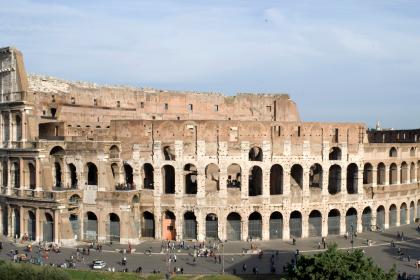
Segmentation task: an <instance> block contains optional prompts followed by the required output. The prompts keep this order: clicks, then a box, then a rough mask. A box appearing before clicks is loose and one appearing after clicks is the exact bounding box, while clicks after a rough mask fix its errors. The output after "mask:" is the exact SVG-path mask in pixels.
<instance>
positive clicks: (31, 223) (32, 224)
mask: <svg viewBox="0 0 420 280" xmlns="http://www.w3.org/2000/svg"><path fill="white" fill-rule="evenodd" d="M28 237H29V240H32V241H33V240H35V239H36V217H35V214H34V212H32V211H28Z"/></svg>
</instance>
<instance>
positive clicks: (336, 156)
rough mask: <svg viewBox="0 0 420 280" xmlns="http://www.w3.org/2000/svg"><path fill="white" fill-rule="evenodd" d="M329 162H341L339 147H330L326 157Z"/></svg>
mask: <svg viewBox="0 0 420 280" xmlns="http://www.w3.org/2000/svg"><path fill="white" fill-rule="evenodd" d="M328 159H329V160H341V149H340V148H339V147H332V148H331V149H330V154H329V155H328Z"/></svg>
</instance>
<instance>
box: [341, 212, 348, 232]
mask: <svg viewBox="0 0 420 280" xmlns="http://www.w3.org/2000/svg"><path fill="white" fill-rule="evenodd" d="M340 213H341V215H340V235H344V234H345V233H346V231H347V229H346V211H340Z"/></svg>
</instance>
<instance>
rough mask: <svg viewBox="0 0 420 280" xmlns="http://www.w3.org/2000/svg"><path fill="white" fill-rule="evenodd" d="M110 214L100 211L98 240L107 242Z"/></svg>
mask: <svg viewBox="0 0 420 280" xmlns="http://www.w3.org/2000/svg"><path fill="white" fill-rule="evenodd" d="M107 216H108V215H106V214H105V213H100V214H99V215H98V216H97V218H98V232H97V240H98V241H99V242H105V241H106V239H107V235H108V232H107V224H106V222H107V221H108V217H107Z"/></svg>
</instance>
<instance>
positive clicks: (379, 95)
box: [0, 0, 420, 129]
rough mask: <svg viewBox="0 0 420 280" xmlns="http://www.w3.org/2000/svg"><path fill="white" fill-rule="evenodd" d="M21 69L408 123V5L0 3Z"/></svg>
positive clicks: (2, 42)
mask: <svg viewBox="0 0 420 280" xmlns="http://www.w3.org/2000/svg"><path fill="white" fill-rule="evenodd" d="M0 7H1V9H0V46H9V45H13V46H15V47H17V48H18V49H20V50H21V51H22V52H23V54H24V58H25V66H26V70H27V72H29V73H36V74H45V75H49V76H54V77H58V78H63V79H66V80H73V81H89V82H95V83H98V84H112V85H122V84H124V85H131V86H136V87H153V88H159V89H173V90H189V91H207V92H208V91H210V92H222V93H224V94H226V95H232V94H235V93H237V92H258V93H261V92H264V93H288V94H289V95H290V96H291V98H292V99H293V100H294V101H295V102H296V103H297V105H298V109H299V112H300V115H301V119H302V120H303V121H325V122H328V121H333V122H335V121H339V122H363V123H366V124H367V125H368V126H369V127H374V126H375V124H376V122H377V121H380V122H381V125H382V127H389V128H391V127H392V128H396V129H403V128H419V127H420V110H419V109H418V108H419V104H420V1H418V0H377V1H369V0H351V1H350V0H340V1H326V0H325V1H323V0H320V1H312V0H306V1H305V0H302V1H299V0H296V1H295V0H293V1H292V0H289V1H285V0H283V1H278V0H277V1H264V0H254V1H246V0H241V1H239V0H229V1H226V0H211V1H210V0H208V1H201V0H190V1H186V0H185V1H184V0H176V1H175V0H174V1H170V0H165V1H163V0H162V1H161V0H153V1H134V0H132V1H128V0H127V1H125V0H124V1H123V0H120V1H117V0H116V1H104V0H102V1H99V0H89V1H85V0H72V1H64V0H62V1H52V0H39V1H29V0H23V1H20V0H13V1H12V0H0Z"/></svg>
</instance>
